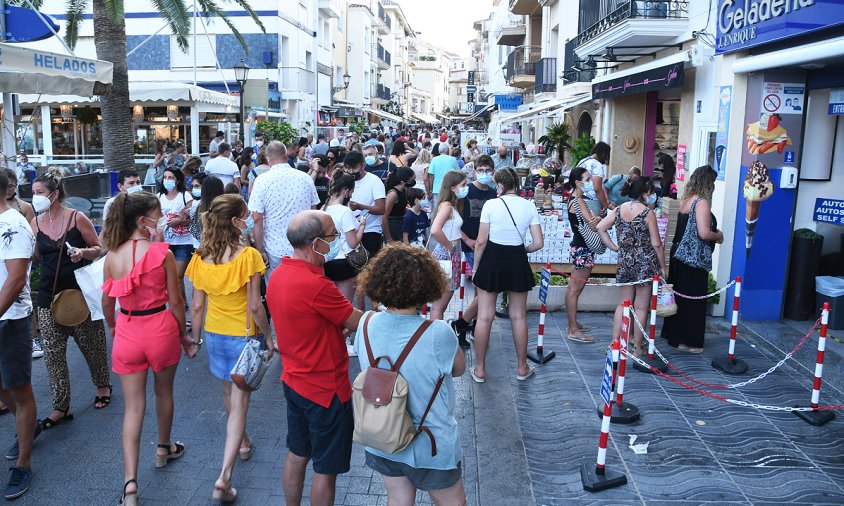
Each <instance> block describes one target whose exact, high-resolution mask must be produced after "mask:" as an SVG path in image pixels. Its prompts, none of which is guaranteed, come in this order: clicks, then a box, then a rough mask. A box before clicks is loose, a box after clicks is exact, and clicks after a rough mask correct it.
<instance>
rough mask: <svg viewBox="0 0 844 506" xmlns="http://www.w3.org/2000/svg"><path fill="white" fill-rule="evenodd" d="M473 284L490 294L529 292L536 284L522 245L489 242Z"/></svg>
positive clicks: (476, 270)
mask: <svg viewBox="0 0 844 506" xmlns="http://www.w3.org/2000/svg"><path fill="white" fill-rule="evenodd" d="M472 282H473V283H474V284H475V286H477V287H478V288H481V289H483V290H486V291H488V292H496V293H501V292H529V291H530V290H531V289H532V288H533V287H534V285H536V282H535V281H534V279H533V271H532V270H531V268H530V263H529V262H528V256H527V251H525V247H524V246H522V245H518V246H503V245H501V244H496V243H494V242H491V241H490V242H488V243H487V245H486V249H485V250H484V254H483V256H482V257H481V263H480V265H478V266H477V269H475V276H474V278H473V280H472Z"/></svg>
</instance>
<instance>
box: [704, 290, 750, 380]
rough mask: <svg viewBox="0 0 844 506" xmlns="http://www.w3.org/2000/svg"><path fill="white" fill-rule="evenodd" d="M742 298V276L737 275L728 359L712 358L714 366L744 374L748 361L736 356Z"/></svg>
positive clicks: (729, 372)
mask: <svg viewBox="0 0 844 506" xmlns="http://www.w3.org/2000/svg"><path fill="white" fill-rule="evenodd" d="M740 300H741V276H736V289H735V292H734V293H733V317H732V322H731V324H730V347H729V351H728V352H727V359H726V360H725V359H724V358H723V357H721V358H715V359H712V367H714V368H716V369H719V370H721V371H723V372H725V373H728V374H744V373H745V372H747V362H745V361H744V360H741V359H737V358H736V356H735V355H736V334H737V333H738V317H739V301H740Z"/></svg>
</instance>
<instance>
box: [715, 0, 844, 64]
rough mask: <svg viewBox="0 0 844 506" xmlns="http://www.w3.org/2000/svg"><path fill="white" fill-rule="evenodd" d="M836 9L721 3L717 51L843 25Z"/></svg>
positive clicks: (796, 0)
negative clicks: (833, 25)
mask: <svg viewBox="0 0 844 506" xmlns="http://www.w3.org/2000/svg"><path fill="white" fill-rule="evenodd" d="M821 4H823V5H821ZM830 7H831V9H832V11H834V12H829V9H830ZM840 10H841V9H839V7H838V6H837V5H836V3H835V2H833V3H832V5H831V6H830V4H829V3H827V2H825V1H823V0H721V2H720V4H719V6H718V37H717V48H718V50H719V51H720V52H725V51H733V50H737V49H744V48H747V47H750V46H754V45H757V44H761V43H763V42H770V41H773V40H777V39H780V38H784V37H789V36H792V35H797V34H798V33H799V32H800V31H802V32H803V33H805V32H806V31H809V30H812V29H816V28H821V27H824V26H829V25H832V24H836V22H838V23H840V22H844V19H838V18H840V17H841V16H840V15H841V14H842V12H839V11H840Z"/></svg>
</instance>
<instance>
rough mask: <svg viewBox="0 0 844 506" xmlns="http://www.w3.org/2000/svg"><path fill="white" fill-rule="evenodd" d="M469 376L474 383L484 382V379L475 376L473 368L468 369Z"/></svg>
mask: <svg viewBox="0 0 844 506" xmlns="http://www.w3.org/2000/svg"><path fill="white" fill-rule="evenodd" d="M469 374H471V375H472V379H473V380H475V383H483V382H484V381H486V378H481V377H480V376H478V375H477V374H475V368H474V367H470V368H469Z"/></svg>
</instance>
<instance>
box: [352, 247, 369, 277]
mask: <svg viewBox="0 0 844 506" xmlns="http://www.w3.org/2000/svg"><path fill="white" fill-rule="evenodd" d="M346 261H347V262H349V265H351V266H352V267H353V268H354V269H355V270H357V271H360V270H361V269H363V268H364V267H366V263H367V262H369V251H367V250H366V248H364V247H363V243H362V242H359V243H358V245H357V246H356V247H355V248H354V249H353V250H352V251H350V252H348V253H346Z"/></svg>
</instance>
